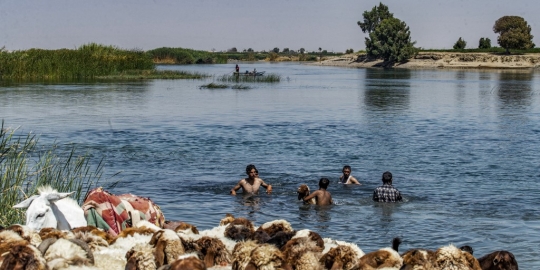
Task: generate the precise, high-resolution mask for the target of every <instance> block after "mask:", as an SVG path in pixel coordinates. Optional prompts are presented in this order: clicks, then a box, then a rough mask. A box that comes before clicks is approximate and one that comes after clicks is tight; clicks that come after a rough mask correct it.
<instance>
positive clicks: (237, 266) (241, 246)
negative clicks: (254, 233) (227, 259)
mask: <svg viewBox="0 0 540 270" xmlns="http://www.w3.org/2000/svg"><path fill="white" fill-rule="evenodd" d="M258 246H259V244H258V243H257V242H256V241H253V240H249V241H245V242H239V243H237V244H236V245H235V246H234V249H233V252H232V270H244V269H246V267H247V265H248V263H249V261H250V260H251V252H252V251H253V250H254V249H255V248H257V247H258Z"/></svg>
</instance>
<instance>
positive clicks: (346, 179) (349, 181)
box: [339, 165, 361, 185]
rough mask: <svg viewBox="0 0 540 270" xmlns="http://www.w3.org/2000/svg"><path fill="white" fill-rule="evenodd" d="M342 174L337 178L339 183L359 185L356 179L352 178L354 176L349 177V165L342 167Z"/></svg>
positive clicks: (350, 170)
mask: <svg viewBox="0 0 540 270" xmlns="http://www.w3.org/2000/svg"><path fill="white" fill-rule="evenodd" d="M342 172H343V174H342V175H341V177H340V178H339V182H340V183H343V184H356V185H361V184H360V182H358V180H356V178H354V176H352V175H351V172H352V169H351V166H349V165H345V166H343V170H342Z"/></svg>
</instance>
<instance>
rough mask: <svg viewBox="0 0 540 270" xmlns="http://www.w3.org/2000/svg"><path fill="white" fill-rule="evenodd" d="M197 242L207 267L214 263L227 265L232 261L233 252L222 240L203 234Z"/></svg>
mask: <svg viewBox="0 0 540 270" xmlns="http://www.w3.org/2000/svg"><path fill="white" fill-rule="evenodd" d="M195 243H196V244H197V246H198V247H199V249H200V250H199V252H201V253H202V255H203V256H204V263H205V264H206V267H212V266H214V265H221V266H226V265H228V264H230V263H231V254H230V253H229V251H228V250H227V248H226V247H225V245H224V244H223V242H221V240H219V239H217V238H213V237H208V236H203V237H201V238H200V239H198V240H196V241H195Z"/></svg>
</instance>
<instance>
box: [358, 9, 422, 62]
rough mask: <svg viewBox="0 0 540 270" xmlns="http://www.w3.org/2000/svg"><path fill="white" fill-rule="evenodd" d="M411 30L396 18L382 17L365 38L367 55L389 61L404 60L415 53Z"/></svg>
mask: <svg viewBox="0 0 540 270" xmlns="http://www.w3.org/2000/svg"><path fill="white" fill-rule="evenodd" d="M415 43H416V42H411V32H410V30H409V27H408V26H407V24H405V22H402V21H401V20H399V19H397V18H388V19H384V20H383V21H382V22H381V23H380V24H379V26H377V27H376V28H375V30H374V31H373V32H371V33H370V34H369V38H366V51H367V54H368V56H371V57H376V58H383V59H384V60H385V61H390V62H396V61H397V62H404V61H407V60H408V59H410V58H411V57H413V56H414V55H415V54H416V49H415V48H414V44H415Z"/></svg>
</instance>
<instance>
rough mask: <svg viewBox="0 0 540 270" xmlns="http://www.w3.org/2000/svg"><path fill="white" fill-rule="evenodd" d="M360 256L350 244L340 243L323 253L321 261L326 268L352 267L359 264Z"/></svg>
mask: <svg viewBox="0 0 540 270" xmlns="http://www.w3.org/2000/svg"><path fill="white" fill-rule="evenodd" d="M360 256H361V255H359V254H358V253H357V252H356V251H355V250H354V249H353V248H352V247H351V246H350V245H339V246H337V247H333V248H331V249H330V250H329V251H328V252H327V253H325V254H323V256H322V257H321V259H320V260H319V262H320V263H322V264H323V265H324V267H325V268H326V269H332V270H337V269H352V268H353V267H354V266H356V265H357V264H358V261H359V257H360Z"/></svg>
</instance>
